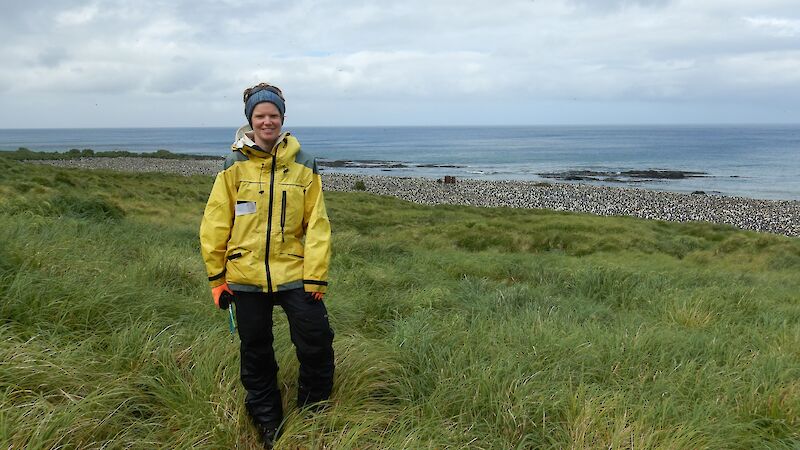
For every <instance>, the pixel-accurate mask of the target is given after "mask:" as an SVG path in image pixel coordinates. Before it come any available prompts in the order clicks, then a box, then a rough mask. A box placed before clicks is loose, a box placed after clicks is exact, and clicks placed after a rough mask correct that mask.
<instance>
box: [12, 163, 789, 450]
mask: <svg viewBox="0 0 800 450" xmlns="http://www.w3.org/2000/svg"><path fill="white" fill-rule="evenodd" d="M0 173H1V174H2V178H0V230H2V234H0V446H3V447H6V448H233V447H238V448H257V446H258V443H257V441H256V439H255V433H254V430H253V429H252V426H251V425H250V424H249V422H248V419H247V416H246V412H245V410H244V407H243V405H242V397H243V395H244V393H243V390H242V388H241V386H240V384H239V381H238V348H237V344H236V343H232V342H231V339H230V336H229V334H228V330H227V323H226V317H225V315H224V314H223V313H220V312H217V311H214V309H213V307H212V303H211V300H210V296H209V293H208V290H207V287H206V280H205V272H204V268H203V265H202V261H201V259H200V256H199V250H198V242H197V229H198V226H199V220H200V216H201V214H202V210H203V207H204V202H205V198H206V196H207V195H208V191H209V190H210V187H211V183H212V180H211V179H210V177H199V176H198V177H179V176H170V175H161V174H135V175H132V174H131V175H126V174H120V173H114V172H103V171H92V172H89V171H78V170H67V169H58V168H53V167H48V166H33V165H23V164H20V163H17V162H15V161H10V160H7V159H3V158H0ZM327 199H328V205H329V214H330V216H331V220H332V225H333V229H334V259H333V262H332V266H331V272H332V273H331V280H332V285H331V288H330V292H329V295H328V296H327V304H328V308H329V313H330V318H331V321H332V323H333V326H334V328H335V330H336V339H335V342H334V346H335V350H336V363H337V374H336V382H335V386H334V395H333V397H332V399H331V400H330V402H329V405H328V408H327V409H326V410H325V411H324V412H322V413H319V414H311V413H309V412H307V411H299V410H297V409H296V408H295V406H294V398H295V393H296V389H297V386H296V375H297V370H298V365H297V361H296V358H295V356H294V349H293V348H292V346H291V343H290V341H289V336H288V329H287V324H286V320H285V318H284V317H283V315H282V314H281V313H280V312H276V314H275V337H276V342H275V348H276V352H277V358H278V364H279V365H280V367H281V375H280V377H281V378H280V382H281V386H282V390H283V393H284V403H285V410H286V420H285V422H284V424H283V435H282V437H281V439H280V441H279V445H280V446H281V448H392V449H394V448H409V449H412V448H413V449H417V448H431V449H433V448H437V449H439V448H475V449H480V448H486V449H488V448H503V449H505V448H609V447H613V448H637V449H638V448H797V447H798V446H800V431H798V430H800V382H798V380H800V304H799V303H798V295H797V293H798V292H800V276H798V273H800V241H799V240H798V239H796V238H795V239H793V238H786V237H781V236H774V235H768V234H758V233H753V232H746V231H739V230H735V229H733V228H730V227H726V226H719V225H710V224H701V223H692V224H678V223H666V222H656V221H644V220H637V219H633V218H609V217H594V216H589V215H582V214H570V213H557V212H550V211H542V210H517V209H481V208H468V207H456V206H437V207H425V206H420V205H413V204H410V203H406V202H403V201H400V200H397V199H393V198H387V197H377V196H374V195H369V194H365V193H347V194H345V193H329V194H328V196H327Z"/></svg>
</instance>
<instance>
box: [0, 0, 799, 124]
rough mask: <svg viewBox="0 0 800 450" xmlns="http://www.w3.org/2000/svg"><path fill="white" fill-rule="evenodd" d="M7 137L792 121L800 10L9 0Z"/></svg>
mask: <svg viewBox="0 0 800 450" xmlns="http://www.w3.org/2000/svg"><path fill="white" fill-rule="evenodd" d="M2 3H3V7H2V11H3V13H2V16H0V42H2V43H1V44H0V128H23V127H24V128H28V127H33V128H40V127H41V128H59V127H137V126H235V125H237V124H239V123H240V122H243V120H244V118H243V114H242V104H241V92H242V90H243V89H244V88H245V87H247V86H249V85H252V84H255V83H257V82H258V81H262V80H264V81H269V82H271V83H273V84H276V85H278V86H280V87H281V88H283V90H284V93H285V94H286V96H287V124H291V125H331V126H337V125H495V124H498V125H526V124H532V125H535V124H631V123H656V124H662V123H666V124H669V123H800V7H798V5H797V0H738V1H737V0H496V1H494V2H489V1H485V0H481V1H476V0H405V1H402V2H395V1H392V2H389V1H384V2H378V1H373V2H368V1H358V0H336V1H334V0H291V1H289V0H282V1H272V0H259V1H249V0H235V1H234V0H215V1H203V0H192V1H188V0H137V1H134V0H71V1H66V0H64V1H57V0H26V1H15V0H2Z"/></svg>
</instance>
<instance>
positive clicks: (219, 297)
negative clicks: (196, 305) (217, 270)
mask: <svg viewBox="0 0 800 450" xmlns="http://www.w3.org/2000/svg"><path fill="white" fill-rule="evenodd" d="M211 296H213V297H214V304H215V305H217V308H219V309H228V306H230V304H231V301H233V291H231V289H230V288H229V287H228V283H223V284H220V285H219V286H217V287H215V288H213V289H211Z"/></svg>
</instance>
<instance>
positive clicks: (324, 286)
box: [303, 280, 328, 293]
mask: <svg viewBox="0 0 800 450" xmlns="http://www.w3.org/2000/svg"><path fill="white" fill-rule="evenodd" d="M303 289H304V290H305V291H306V292H322V293H325V291H327V290H328V282H327V281H320V280H303Z"/></svg>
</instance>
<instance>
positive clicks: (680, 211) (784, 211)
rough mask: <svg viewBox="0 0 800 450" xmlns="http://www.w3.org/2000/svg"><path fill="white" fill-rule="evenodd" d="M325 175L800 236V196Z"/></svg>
mask: <svg viewBox="0 0 800 450" xmlns="http://www.w3.org/2000/svg"><path fill="white" fill-rule="evenodd" d="M30 162H31V163H37V164H50V165H54V166H60V167H75V168H84V169H107V170H117V171H126V172H166V173H176V174H181V175H215V174H216V173H217V172H218V171H219V170H220V168H221V164H222V161H221V160H172V159H156V158H134V157H124V158H106V157H102V158H97V157H95V158H79V159H69V160H52V161H48V160H45V161H30ZM322 180H323V186H324V189H325V190H327V191H355V190H357V189H356V188H355V186H356V183H357V182H359V181H361V182H362V183H363V187H364V188H365V192H370V193H374V194H379V195H390V196H394V197H398V198H401V199H404V200H408V201H411V202H415V203H420V204H426V205H437V204H452V205H469V206H481V207H511V208H542V209H551V210H556V211H573V212H582V213H590V214H596V215H602V216H633V217H640V218H644V219H655V220H666V221H673V222H689V221H702V222H711V223H718V224H727V225H732V226H734V227H737V228H741V229H745V230H753V231H759V232H767V233H775V234H781V235H785V236H792V237H797V236H800V201H789V200H785V201H784V200H758V199H750V198H745V197H728V196H721V195H706V194H683V193H674V192H666V191H655V190H647V189H634V188H621V187H604V186H593V185H588V184H569V183H542V182H531V181H483V180H471V179H457V180H456V182H455V183H442V182H441V181H440V180H434V179H427V178H404V177H392V176H367V175H346V174H338V173H329V172H325V171H323V174H322Z"/></svg>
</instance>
